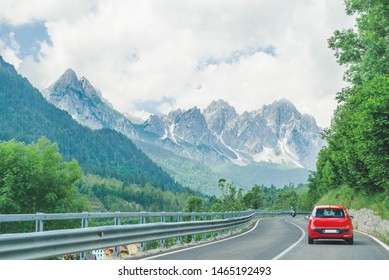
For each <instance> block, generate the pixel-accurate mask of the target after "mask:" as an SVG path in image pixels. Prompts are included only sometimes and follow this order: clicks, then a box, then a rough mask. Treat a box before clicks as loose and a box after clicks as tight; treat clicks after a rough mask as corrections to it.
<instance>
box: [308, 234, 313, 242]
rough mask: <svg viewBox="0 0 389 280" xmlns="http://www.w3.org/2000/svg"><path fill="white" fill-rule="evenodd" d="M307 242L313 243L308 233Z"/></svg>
mask: <svg viewBox="0 0 389 280" xmlns="http://www.w3.org/2000/svg"><path fill="white" fill-rule="evenodd" d="M308 244H313V238H311V237H310V236H309V235H308Z"/></svg>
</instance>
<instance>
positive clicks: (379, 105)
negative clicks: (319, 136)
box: [309, 0, 389, 194]
mask: <svg viewBox="0 0 389 280" xmlns="http://www.w3.org/2000/svg"><path fill="white" fill-rule="evenodd" d="M345 4H346V14H348V15H353V16H355V18H356V25H355V26H354V28H350V29H347V30H342V31H339V30H337V31H335V33H334V35H333V36H332V37H331V38H330V39H329V40H328V43H329V47H330V48H331V49H333V50H334V51H335V57H336V58H337V61H338V63H339V64H340V65H344V66H346V71H345V75H344V80H345V81H347V82H348V86H347V87H345V88H344V89H343V90H342V91H341V92H339V93H338V94H337V100H338V106H337V108H336V110H335V113H334V116H333V119H332V122H331V127H330V128H329V129H327V130H326V131H325V133H324V138H325V139H326V140H327V143H328V145H327V147H325V148H324V149H323V150H322V151H321V152H320V154H319V157H318V161H317V165H316V172H314V173H313V174H312V175H311V177H310V180H309V187H310V191H311V192H313V193H314V194H323V193H324V192H325V191H326V190H328V189H330V188H334V187H341V186H342V185H349V186H350V187H352V188H354V189H357V190H359V191H363V192H382V191H384V192H387V191H388V188H389V181H388V180H389V179H388V178H389V171H388V166H389V155H388V151H389V149H388V147H389V59H388V57H389V17H388V14H389V1H387V0H346V1H345Z"/></svg>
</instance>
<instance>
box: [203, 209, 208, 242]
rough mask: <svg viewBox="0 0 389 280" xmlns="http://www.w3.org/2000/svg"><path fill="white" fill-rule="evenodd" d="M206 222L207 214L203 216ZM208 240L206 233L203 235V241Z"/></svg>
mask: <svg viewBox="0 0 389 280" xmlns="http://www.w3.org/2000/svg"><path fill="white" fill-rule="evenodd" d="M206 220H207V214H206V213H204V214H203V221H206ZM206 239H207V233H206V232H204V233H203V239H202V240H206Z"/></svg>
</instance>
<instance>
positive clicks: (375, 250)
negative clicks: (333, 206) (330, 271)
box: [148, 216, 389, 260]
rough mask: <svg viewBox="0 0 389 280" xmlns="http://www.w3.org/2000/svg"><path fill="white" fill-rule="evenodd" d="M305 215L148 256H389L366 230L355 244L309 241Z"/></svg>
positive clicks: (272, 220) (264, 221)
mask: <svg viewBox="0 0 389 280" xmlns="http://www.w3.org/2000/svg"><path fill="white" fill-rule="evenodd" d="M306 227H307V221H306V220H305V219H304V217H302V216H297V217H295V218H292V217H290V216H283V217H276V218H264V219H260V220H259V221H258V223H257V224H256V226H255V227H253V228H252V229H251V230H250V231H247V232H246V233H244V234H241V235H238V236H234V237H232V238H227V239H225V240H218V241H214V242H210V243H207V244H202V245H200V246H195V247H190V248H185V249H181V250H177V251H174V252H167V253H163V254H160V255H155V256H152V257H148V258H149V259H158V260H273V259H280V260H389V251H388V250H387V249H385V248H384V247H383V246H381V245H380V244H379V243H377V242H376V241H375V240H373V239H372V238H370V237H369V236H366V235H364V234H361V233H358V232H355V233H354V244H353V245H347V244H346V243H345V242H344V241H342V240H339V241H338V240H335V241H334V240H332V241H331V240H325V241H315V244H312V245H309V244H308V240H307V239H308V237H307V230H306Z"/></svg>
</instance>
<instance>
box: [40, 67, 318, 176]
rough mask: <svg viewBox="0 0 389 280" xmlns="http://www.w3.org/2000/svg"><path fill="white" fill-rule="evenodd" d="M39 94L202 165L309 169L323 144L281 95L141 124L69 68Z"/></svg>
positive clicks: (97, 124) (87, 121)
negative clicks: (254, 104)
mask: <svg viewBox="0 0 389 280" xmlns="http://www.w3.org/2000/svg"><path fill="white" fill-rule="evenodd" d="M42 94H43V95H44V96H45V97H46V99H48V100H49V101H50V102H51V103H53V104H54V105H56V106H57V107H59V108H61V109H63V110H66V111H67V112H68V113H69V114H70V115H72V116H73V118H74V119H76V120H77V121H79V122H80V123H82V124H84V125H86V126H88V127H90V128H92V129H100V128H103V127H106V128H112V129H115V130H117V131H119V132H122V133H123V134H125V135H127V136H128V137H130V138H132V139H133V140H137V141H139V142H144V143H146V142H147V143H149V144H152V145H154V146H155V147H156V149H166V150H169V151H172V152H173V153H175V154H176V155H180V156H185V157H190V158H192V159H197V160H200V161H202V162H204V163H205V164H208V165H213V164H219V163H223V162H232V163H235V164H239V165H247V164H250V163H252V162H261V161H265V162H273V163H280V164H288V165H291V166H297V167H304V168H308V169H314V168H315V162H316V157H317V154H318V152H319V150H320V149H321V147H322V146H323V144H324V142H323V141H322V140H321V139H320V133H321V129H320V128H319V127H318V126H317V124H316V121H315V119H314V118H313V117H312V116H309V115H306V114H301V113H300V112H299V111H298V110H297V109H296V107H295V106H294V105H293V104H292V103H291V102H290V101H288V100H286V99H282V100H279V101H274V102H273V103H272V104H270V105H266V106H263V107H262V108H260V109H259V110H255V111H252V112H244V113H243V114H238V113H237V112H236V111H235V108H234V107H232V106H231V105H230V104H228V103H227V102H226V101H223V100H217V101H213V102H212V103H211V104H210V105H209V106H208V107H207V108H205V109H204V110H202V111H201V110H200V109H199V108H197V107H194V108H191V109H189V110H182V109H177V110H174V111H171V112H170V113H168V114H166V115H159V116H157V115H153V116H150V118H149V119H148V120H146V121H145V122H144V123H143V124H140V125H136V126H134V124H133V123H132V122H131V121H130V120H129V119H128V118H127V117H125V116H124V115H123V114H121V113H119V112H117V111H115V110H114V109H113V108H112V106H111V105H110V104H109V103H108V102H107V101H106V100H104V99H103V98H102V96H101V93H100V92H99V91H97V90H96V89H95V88H94V87H93V86H92V85H91V84H90V83H89V81H88V80H87V79H86V78H84V77H82V78H81V79H78V78H77V76H76V73H75V72H74V71H73V70H71V69H68V70H66V72H65V73H64V74H63V75H62V76H61V77H60V78H59V79H58V81H56V82H55V83H54V84H53V85H52V86H50V87H49V88H48V89H46V90H44V91H43V92H42ZM150 135H151V137H150Z"/></svg>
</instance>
